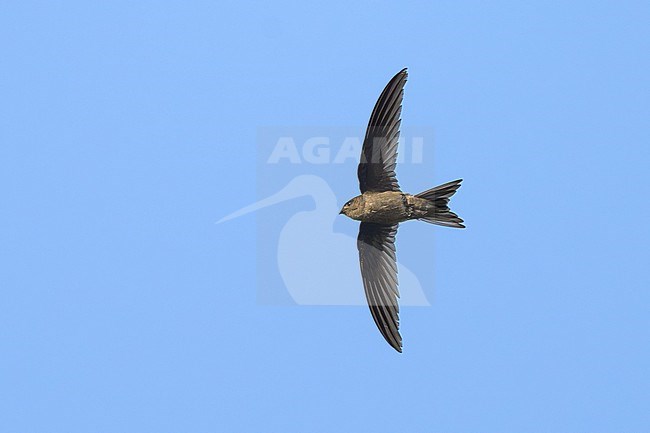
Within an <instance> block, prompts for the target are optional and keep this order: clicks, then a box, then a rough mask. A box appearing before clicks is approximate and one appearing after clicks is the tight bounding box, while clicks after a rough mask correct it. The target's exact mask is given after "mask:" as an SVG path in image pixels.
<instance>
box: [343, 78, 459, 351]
mask: <svg viewBox="0 0 650 433" xmlns="http://www.w3.org/2000/svg"><path fill="white" fill-rule="evenodd" d="M406 77H407V73H406V69H403V70H401V71H400V72H399V73H397V75H395V76H394V77H393V78H392V79H391V80H390V81H389V83H388V84H387V85H386V87H385V88H384V91H383V92H382V93H381V95H380V96H379V100H378V101H377V103H376V104H375V108H374V110H373V111H372V114H371V116H370V121H369V122H368V129H367V131H366V137H365V139H364V141H363V149H362V151H361V161H360V163H359V168H358V170H357V175H358V177H359V189H360V190H361V195H358V196H356V197H354V198H352V199H351V200H349V201H348V202H347V203H346V204H345V205H344V206H343V208H342V209H341V212H340V213H342V214H344V215H346V216H348V217H350V218H352V219H354V220H357V221H361V224H360V225H359V236H358V238H357V248H358V250H359V263H360V265H361V277H362V279H363V287H364V289H365V292H366V299H367V301H368V306H369V307H370V312H371V314H372V318H373V319H374V321H375V324H376V325H377V328H379V331H380V332H381V334H382V335H383V336H384V338H385V339H386V341H387V342H388V343H389V344H390V345H391V346H392V347H393V348H394V349H395V350H397V351H398V352H401V351H402V337H401V335H400V333H399V317H398V315H399V305H398V303H397V299H398V298H399V290H398V283H397V261H396V255H395V235H396V234H397V227H398V224H399V223H401V222H403V221H407V220H412V219H418V220H421V221H425V222H428V223H431V224H437V225H442V226H447V227H456V228H464V227H465V226H464V225H463V220H462V219H460V218H459V217H458V215H456V214H455V213H453V212H452V211H451V210H450V209H449V207H448V204H449V199H450V198H451V196H452V195H454V193H456V190H458V188H460V183H461V180H460V179H459V180H455V181H452V182H447V183H445V184H443V185H440V186H437V187H435V188H431V189H429V190H426V191H424V192H421V193H419V194H416V195H411V194H406V193H404V192H402V191H401V189H400V187H399V184H398V182H397V176H396V174H395V165H396V162H397V144H398V140H399V127H400V124H401V119H400V114H401V111H402V99H403V96H404V85H405V84H406Z"/></svg>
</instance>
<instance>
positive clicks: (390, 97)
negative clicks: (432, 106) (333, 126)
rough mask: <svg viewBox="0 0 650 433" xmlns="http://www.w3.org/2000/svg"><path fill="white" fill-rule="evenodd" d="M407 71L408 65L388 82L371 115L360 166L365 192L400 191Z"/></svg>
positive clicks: (361, 181) (362, 188) (360, 184)
mask: <svg viewBox="0 0 650 433" xmlns="http://www.w3.org/2000/svg"><path fill="white" fill-rule="evenodd" d="M407 75H408V74H407V72H406V69H402V70H401V71H400V72H399V73H398V74H397V75H395V76H394V77H393V78H392V79H391V80H390V81H389V82H388V84H387V85H386V88H384V91H383V92H381V96H379V99H378V100H377V103H376V104H375V108H374V109H373V110H372V114H371V115H370V121H369V122H368V129H367V130H366V138H365V139H364V140H363V149H362V150H361V161H360V162H359V168H358V169H357V175H358V176H359V189H360V190H361V193H362V194H363V193H364V192H366V191H379V192H381V191H399V184H398V183H397V177H396V175H395V163H396V160H397V142H398V140H399V127H400V123H401V120H400V114H401V113H402V98H403V96H404V85H405V84H406V77H407Z"/></svg>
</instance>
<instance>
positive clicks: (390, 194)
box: [344, 191, 435, 224]
mask: <svg viewBox="0 0 650 433" xmlns="http://www.w3.org/2000/svg"><path fill="white" fill-rule="evenodd" d="M352 200H353V204H354V206H350V209H349V210H346V211H345V212H344V213H345V215H346V216H348V217H350V218H352V219H354V220H357V221H365V222H370V223H380V224H396V223H401V222H403V221H408V220H411V219H417V218H422V217H425V216H426V215H427V214H428V213H429V212H431V211H432V210H433V209H434V208H435V206H434V205H433V204H432V203H431V202H430V201H429V200H426V199H422V198H419V197H416V196H414V195H411V194H406V193H403V192H401V191H383V192H373V191H368V192H365V193H363V194H361V195H358V196H356V197H354V198H353V199H352Z"/></svg>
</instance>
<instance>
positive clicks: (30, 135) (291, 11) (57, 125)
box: [0, 1, 650, 433]
mask: <svg viewBox="0 0 650 433" xmlns="http://www.w3.org/2000/svg"><path fill="white" fill-rule="evenodd" d="M649 20H650V6H649V5H648V3H647V2H628V1H623V2H583V1H576V2H570V3H568V4H567V3H566V2H535V3H533V4H531V2H489V3H485V2H408V4H401V3H396V2H365V1H363V2H336V1H329V2H323V3H317V4H308V3H305V4H297V3H294V2H272V3H266V2H230V4H226V3H224V2H207V1H205V2H180V1H179V2H153V1H142V2H137V3H133V2H120V1H116V2H102V3H100V2H75V1H70V2H60V3H53V2H30V1H25V2H5V3H3V5H2V6H0V55H1V59H2V64H1V67H0V95H1V97H0V197H1V199H2V206H1V207H0V389H2V392H0V425H2V430H3V431H6V432H21V433H28V432H39V433H43V432H65V433H73V432H84V433H87V432H118V431H119V432H138V433H142V432H156V433H161V432H180V431H182V432H225V431H228V432H284V433H288V432H306V431H308V432H331V431H343V432H347V431H355V432H358V431H374V432H384V431H385V432H388V431H431V432H445V433H449V432H451V433H454V432H459V433H460V432H472V433H476V432H499V433H505V432H522V431H525V432H550V431H551V432H554V433H561V432H572V433H574V432H590V433H594V432H613V433H614V432H616V433H619V432H642V431H649V430H650V415H649V414H650V411H649V410H648V407H649V406H650V370H649V367H648V366H649V365H650V348H649V347H648V342H649V341H650V314H648V313H649V311H650V308H649V307H650V292H649V290H648V288H649V286H650V273H649V271H648V261H649V260H648V258H649V257H648V245H649V244H650V229H649V228H648V226H647V222H648V220H649V219H650V205H649V204H648V193H649V192H650V191H649V185H650V175H649V174H648V167H650V150H649V149H650V146H649V142H650V126H649V124H648V119H649V118H650V101H649V98H648V95H650V56H649V54H648V53H650V29H649V27H648V25H647V23H648V21H649ZM403 67H409V72H410V76H409V82H408V84H407V86H406V96H405V105H404V111H403V121H404V125H405V127H406V125H412V126H422V127H428V128H431V129H432V130H433V131H434V136H435V140H434V144H435V161H434V160H432V159H430V158H429V159H425V160H424V162H423V164H420V165H419V166H417V167H415V166H404V167H401V168H400V169H398V176H399V179H400V183H401V185H402V186H403V187H404V189H405V190H407V191H410V192H414V193H415V192H418V191H420V190H423V189H426V188H428V187H431V186H433V185H435V184H438V183H442V182H445V181H447V180H451V179H455V178H458V177H462V178H464V179H465V181H464V184H463V187H462V188H461V189H460V191H459V193H458V194H457V195H456V196H455V197H454V199H453V201H452V204H453V208H454V209H455V210H456V211H457V212H458V213H459V214H460V215H461V216H462V217H463V218H464V219H465V220H466V222H467V226H468V228H467V229H466V230H464V231H459V230H449V229H445V228H440V227H433V226H430V225H426V224H422V223H409V224H405V225H404V226H403V227H402V228H400V231H399V233H398V239H397V246H398V254H399V259H400V261H403V262H404V263H408V266H409V268H410V269H412V270H413V271H414V272H418V277H419V278H420V281H421V282H422V284H423V286H424V287H425V290H428V292H427V293H428V295H429V300H430V301H431V306H430V307H407V308H404V309H403V310H402V314H401V323H402V334H403V336H404V341H405V343H404V353H403V354H401V355H400V354H397V353H396V352H394V351H393V350H392V349H390V347H388V345H386V344H385V342H384V341H383V340H382V339H381V336H380V335H379V333H378V332H377V330H376V328H375V326H374V324H373V323H372V320H371V317H370V314H369V312H368V311H367V309H366V308H365V307H354V306H303V305H300V306H299V305H294V304H291V303H290V302H284V303H283V304H282V305H263V304H262V303H260V302H259V291H260V286H263V285H264V281H258V280H259V278H257V277H256V275H257V274H258V272H257V271H256V257H257V252H258V251H259V249H260V248H261V247H264V245H260V242H261V240H260V239H259V234H258V232H257V227H258V226H259V224H257V223H256V221H257V222H259V221H281V220H282V219H283V218H284V219H286V218H287V216H288V215H289V216H290V215H291V212H297V211H298V210H299V209H301V208H306V209H309V207H310V206H312V204H310V202H309V200H308V199H302V198H301V199H296V200H292V201H290V202H286V203H284V204H278V205H276V206H273V207H269V208H266V209H263V210H260V211H258V212H256V213H255V214H250V215H247V216H244V217H241V218H239V219H236V220H232V221H229V222H228V223H227V224H226V223H224V224H218V225H216V224H214V222H215V221H217V220H218V219H220V218H221V217H223V216H224V215H226V214H228V213H230V212H233V211H235V210H237V209H239V208H241V207H243V206H246V205H248V204H250V203H253V202H255V200H257V199H258V198H259V196H258V190H257V185H258V179H257V173H256V172H257V169H258V167H257V166H256V160H257V159H256V158H257V157H258V149H257V146H258V130H259V128H261V127H275V126H278V127H289V128H292V127H294V128H300V127H310V126H316V127H325V128H327V127H331V128H338V127H352V128H354V127H359V128H363V126H364V125H365V123H366V121H367V118H368V116H369V114H370V111H371V109H372V105H373V104H374V102H375V100H376V98H377V96H378V95H379V92H380V91H381V89H382V88H383V86H384V84H385V83H386V82H387V81H388V79H389V78H390V77H391V76H392V75H393V74H395V73H396V72H397V71H399V70H400V69H401V68H403ZM361 133H362V132H361ZM330 167H331V168H332V170H333V171H332V172H331V173H330V172H329V171H328V169H329V168H330ZM308 171H309V170H308ZM345 173H349V176H348V177H347V178H346V177H345ZM318 174H319V176H322V177H323V178H324V179H326V180H327V181H331V182H330V184H331V186H332V189H333V190H334V191H336V194H337V199H338V204H339V205H340V204H342V203H344V202H345V201H346V200H347V199H348V198H350V197H351V196H353V195H355V194H356V186H357V184H356V177H355V171H354V167H353V165H352V164H351V165H350V170H341V167H334V166H333V165H325V166H323V167H319V168H318ZM335 228H336V230H338V231H340V232H342V233H348V234H350V235H353V234H354V232H355V230H356V223H354V222H353V221H349V220H345V219H343V218H340V219H337V221H336V224H335ZM262 288H263V287H262ZM349 289H350V290H362V288H361V287H359V286H357V285H356V284H355V282H351V283H350V287H349Z"/></svg>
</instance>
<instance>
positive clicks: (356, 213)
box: [339, 195, 363, 220]
mask: <svg viewBox="0 0 650 433" xmlns="http://www.w3.org/2000/svg"><path fill="white" fill-rule="evenodd" d="M362 211H363V203H362V197H361V196H360V195H358V196H356V197H354V198H352V199H350V200H348V201H347V203H345V204H344V205H343V207H342V208H341V212H339V214H343V215H345V216H347V217H350V218H352V219H355V220H358V219H359V217H360V216H361V212H362Z"/></svg>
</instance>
